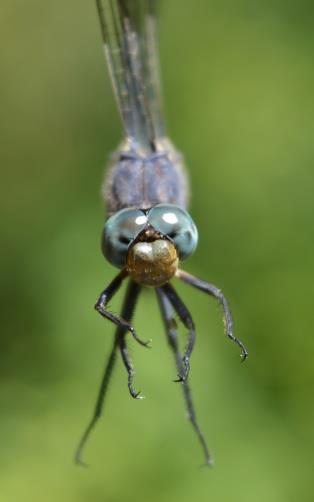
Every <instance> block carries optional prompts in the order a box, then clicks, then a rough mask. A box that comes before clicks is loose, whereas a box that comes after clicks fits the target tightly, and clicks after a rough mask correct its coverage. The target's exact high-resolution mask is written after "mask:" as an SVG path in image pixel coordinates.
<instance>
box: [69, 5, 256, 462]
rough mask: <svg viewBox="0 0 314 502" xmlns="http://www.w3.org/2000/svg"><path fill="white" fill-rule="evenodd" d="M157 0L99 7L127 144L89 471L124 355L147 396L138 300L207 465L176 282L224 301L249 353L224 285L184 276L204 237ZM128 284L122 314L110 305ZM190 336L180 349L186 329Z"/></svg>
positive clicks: (187, 323) (113, 206)
mask: <svg viewBox="0 0 314 502" xmlns="http://www.w3.org/2000/svg"><path fill="white" fill-rule="evenodd" d="M156 3H157V1H156V0H96V5H97V11H98V15H99V20H100V26H101V33H102V39H103V46H104V51H105V55H106V60H107V64H108V68H109V73H110V77H111V81H112V85H113V89H114V94H115V98H116V102H117V106H118V110H119V114H120V117H121V119H122V124H123V133H124V139H123V141H122V142H121V144H120V145H119V147H118V148H117V150H116V151H115V152H114V153H113V155H112V157H111V159H110V164H109V167H108V169H107V170H106V174H105V180H104V184H103V190H102V192H103V196H104V200H105V204H106V209H107V219H106V221H105V224H104V228H103V232H102V240H101V247H102V252H103V254H104V257H105V258H106V259H107V260H108V261H109V263H111V264H112V265H114V266H115V267H116V268H118V269H119V273H118V274H117V275H116V276H115V277H114V279H113V280H112V282H111V283H110V284H109V285H108V286H107V287H106V288H105V289H104V290H103V291H102V293H101V295H100V296H99V298H98V300H97V302H96V305H95V309H96V310H97V312H99V314H100V315H101V316H102V317H103V318H105V319H107V320H109V321H111V322H112V323H113V324H115V325H116V332H115V336H114V341H113V346H112V349H111V352H110V355H109V358H108V360H107V362H106V365H105V369H104V374H103V378H102V381H101V385H100V389H99V393H98V397H97V401H96V405H95V409H94V412H93V415H92V418H91V420H90V422H89V423H88V426H87V428H86V429H85V431H84V434H83V436H82V438H81V441H80V443H79V445H78V448H77V450H76V453H75V461H76V463H78V464H82V465H85V464H84V461H83V458H82V457H83V449H84V447H85V445H86V442H87V440H88V438H89V436H90V433H91V431H92V430H93V428H94V426H95V425H96V422H97V421H98V420H99V418H100V417H101V415H102V412H103V406H104V401H105V397H106V395H107V390H108V384H109V381H110V378H111V376H112V372H113V369H114V366H115V363H116V356H117V354H118V353H120V355H121V358H122V361H123V363H124V366H125V369H126V372H127V383H128V389H129V392H130V395H131V396H132V397H133V398H134V399H141V398H143V396H142V395H141V393H140V392H139V391H137V390H136V389H135V387H134V383H133V381H134V374H135V372H134V366H133V362H132V360H131V357H130V354H129V351H128V346H127V339H128V338H129V337H130V336H131V337H132V338H133V339H134V340H135V341H136V342H137V343H139V344H140V345H142V346H144V347H150V341H145V340H142V338H140V337H139V336H138V334H137V331H136V330H135V328H134V325H133V323H132V319H133V315H134V311H135V307H136V304H137V301H138V299H139V295H140V293H141V291H142V290H143V289H144V288H154V289H155V291H156V294H157V300H158V304H159V308H160V313H161V317H162V319H163V324H164V329H165V333H166V337H167V340H168V343H169V346H170V348H171V351H172V352H173V356H174V360H175V364H176V371H177V378H176V380H175V381H176V382H178V383H179V384H180V385H181V387H182V390H183V396H184V401H185V406H186V410H187V416H188V419H189V420H190V422H191V424H192V426H193V428H194V431H195V433H196V435H197V438H198V440H199V443H200V446H201V448H202V450H203V454H204V458H205V464H207V465H210V464H211V463H212V457H211V454H210V451H209V448H208V446H207V443H206V440H205V437H204V434H203V432H202V430H201V428H200V426H199V424H198V421H197V418H196V413H195V409H194V405H193V401H192V395H191V389H190V386H189V382H188V375H189V369H190V358H191V355H192V351H193V348H194V344H195V337H196V331H195V324H194V321H193V318H192V316H191V314H190V312H189V309H188V307H187V306H186V304H185V303H184V302H183V300H182V299H181V298H180V296H179V295H178V293H177V292H176V290H175V288H174V286H173V285H172V283H171V280H172V279H173V278H177V279H180V280H181V281H183V282H185V283H187V284H189V285H191V286H193V287H194V288H196V289H198V290H200V291H202V292H204V293H206V294H207V295H209V296H211V297H213V298H214V299H216V300H217V301H218V303H219V304H220V306H221V307H222V312H223V320H224V325H225V332H226V335H227V336H228V337H229V338H230V339H231V340H232V341H233V342H235V343H236V344H237V345H238V346H239V347H240V349H241V356H242V360H243V361H244V360H245V359H246V357H247V355H248V352H247V350H246V348H245V346H244V345H243V343H242V342H241V341H240V340H239V339H238V338H236V337H235V335H234V334H233V321H232V315H231V312H230V309H229V305H228V302H227V300H226V298H225V296H224V295H223V293H222V291H221V290H220V289H219V288H217V287H216V286H215V285H213V284H210V283H208V282H206V281H204V280H202V279H199V278H197V277H195V276H193V275H191V274H190V273H188V272H186V271H184V270H182V268H181V263H182V262H183V261H184V260H186V259H187V258H188V257H189V256H191V255H192V253H193V252H194V251H195V249H196V246H197V242H198V232H197V228H196V225H195V223H194V222H193V220H192V218H191V216H190V215H189V213H188V212H187V206H188V199H189V189H188V181H187V175H186V170H185V167H184V160H183V156H182V154H181V153H180V152H179V151H177V150H176V148H175V147H174V146H173V144H172V143H171V141H170V140H169V138H168V137H167V135H166V130H165V123H164V120H163V114H162V104H161V91H160V77H159V61H158V51H157V36H156V17H157V16H156ZM125 281H127V282H128V286H127V289H126V293H125V297H124V301H123V305H122V311H121V315H116V314H115V313H113V312H112V311H111V310H110V309H109V307H108V303H109V302H110V300H111V299H112V298H113V297H114V295H115V294H116V293H117V291H118V290H119V289H120V287H121V285H122V283H124V282H125ZM176 319H179V321H180V322H182V324H183V326H184V327H185V329H186V331H187V335H186V345H185V348H184V350H181V348H180V343H179V341H180V339H179V334H178V325H177V321H176Z"/></svg>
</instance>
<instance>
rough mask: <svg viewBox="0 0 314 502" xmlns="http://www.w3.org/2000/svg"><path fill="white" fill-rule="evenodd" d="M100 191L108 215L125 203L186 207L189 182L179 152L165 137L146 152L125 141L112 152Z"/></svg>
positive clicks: (146, 205) (122, 206) (143, 206)
mask: <svg viewBox="0 0 314 502" xmlns="http://www.w3.org/2000/svg"><path fill="white" fill-rule="evenodd" d="M103 195H104V199H105V203H106V207H107V216H108V217H109V216H111V215H112V214H113V213H115V212H116V211H119V210H120V209H123V208H125V207H135V208H138V209H149V208H151V207H153V206H155V205H156V204H160V203H170V204H175V205H177V206H179V207H181V208H183V209H186V206H187V203H188V183H187V178H186V172H185V169H184V165H183V158H182V155H181V154H180V153H179V152H177V151H176V150H175V149H174V147H173V146H172V144H171V143H170V141H169V140H167V139H164V140H162V141H160V144H159V145H158V149H157V150H156V152H152V153H149V154H144V153H142V152H140V151H139V150H137V149H134V146H133V147H132V148H130V146H129V145H128V143H124V144H123V145H121V148H119V150H117V151H116V152H115V153H114V154H113V155H112V158H111V161H110V165H109V169H108V171H107V172H106V175H105V180H104V184H103Z"/></svg>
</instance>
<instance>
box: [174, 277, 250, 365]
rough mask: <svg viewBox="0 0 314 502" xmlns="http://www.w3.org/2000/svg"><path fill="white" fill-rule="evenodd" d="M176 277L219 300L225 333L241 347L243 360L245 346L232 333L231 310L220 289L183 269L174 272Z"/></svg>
mask: <svg viewBox="0 0 314 502" xmlns="http://www.w3.org/2000/svg"><path fill="white" fill-rule="evenodd" d="M176 277H178V278H179V279H181V280H182V281H184V282H186V283H187V284H190V285H191V286H194V287H195V288H197V289H199V290H200V291H203V292H204V293H208V294H209V295H211V296H213V297H214V298H216V300H218V301H219V303H220V305H221V306H222V309H223V313H224V323H225V329H226V334H227V336H228V337H229V338H230V339H231V340H232V341H233V342H235V343H236V344H237V345H238V346H239V347H240V348H241V351H242V354H241V356H242V362H244V361H245V359H246V358H247V356H248V351H247V350H246V348H245V346H244V344H243V343H242V342H241V340H239V339H238V338H236V337H235V336H234V334H233V321H232V315H231V311H230V308H229V305H228V302H227V299H226V298H225V296H224V295H223V293H222V291H221V290H220V289H219V288H217V287H216V286H214V285H213V284H210V283H208V282H205V281H202V280H201V279H199V278H198V277H194V276H193V275H191V274H189V273H188V272H185V271H184V270H178V271H177V272H176Z"/></svg>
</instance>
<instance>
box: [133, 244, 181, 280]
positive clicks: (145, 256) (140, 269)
mask: <svg viewBox="0 0 314 502" xmlns="http://www.w3.org/2000/svg"><path fill="white" fill-rule="evenodd" d="M177 268H178V256H177V251H176V248H175V246H174V245H173V243H172V242H170V241H169V240H166V239H156V240H153V241H150V242H141V241H140V242H137V243H136V244H134V245H133V246H131V248H130V249H129V251H128V254H127V265H126V269H127V272H128V273H129V275H130V276H131V277H132V279H134V281H136V282H137V283H139V284H143V285H144V286H155V287H158V286H162V285H163V284H165V283H166V282H168V281H169V280H170V279H171V278H172V277H173V276H174V274H175V273H176V271H177Z"/></svg>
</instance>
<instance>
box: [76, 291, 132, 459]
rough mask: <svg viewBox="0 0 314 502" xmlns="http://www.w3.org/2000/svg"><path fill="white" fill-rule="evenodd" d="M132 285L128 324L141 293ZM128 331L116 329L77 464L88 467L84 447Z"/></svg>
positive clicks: (128, 295) (126, 311)
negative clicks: (83, 456)
mask: <svg viewBox="0 0 314 502" xmlns="http://www.w3.org/2000/svg"><path fill="white" fill-rule="evenodd" d="M132 284H133V282H132V281H131V283H130V284H129V286H128V290H127V293H126V295H125V299H124V303H123V307H122V317H123V319H125V320H126V321H127V322H130V321H131V320H132V316H133V313H134V309H135V306H136V300H137V298H138V293H139V292H137V293H136V292H134V289H133V286H132ZM126 331H127V327H126V326H125V325H118V327H117V329H116V333H115V337H114V343H113V347H112V350H111V353H110V356H109V359H108V361H107V363H106V366H105V371H104V375H103V378H102V382H101V385H100V388H99V391H98V396H97V400H96V405H95V409H94V413H93V415H92V418H91V420H90V422H89V424H88V425H87V427H86V429H85V431H84V434H83V436H82V438H81V440H80V442H79V444H78V447H77V450H76V452H75V456H74V460H75V462H76V463H77V464H80V465H86V464H85V463H84V462H83V460H82V453H83V450H84V447H85V445H86V442H87V440H88V438H89V436H90V434H91V432H92V430H93V428H94V427H95V425H96V423H97V421H98V420H99V418H100V417H101V415H102V412H103V407H104V402H105V398H106V395H107V390H108V385H109V381H110V377H111V375H112V371H113V368H114V365H115V362H116V353H117V349H118V347H119V344H120V340H122V339H124V336H125V333H126Z"/></svg>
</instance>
